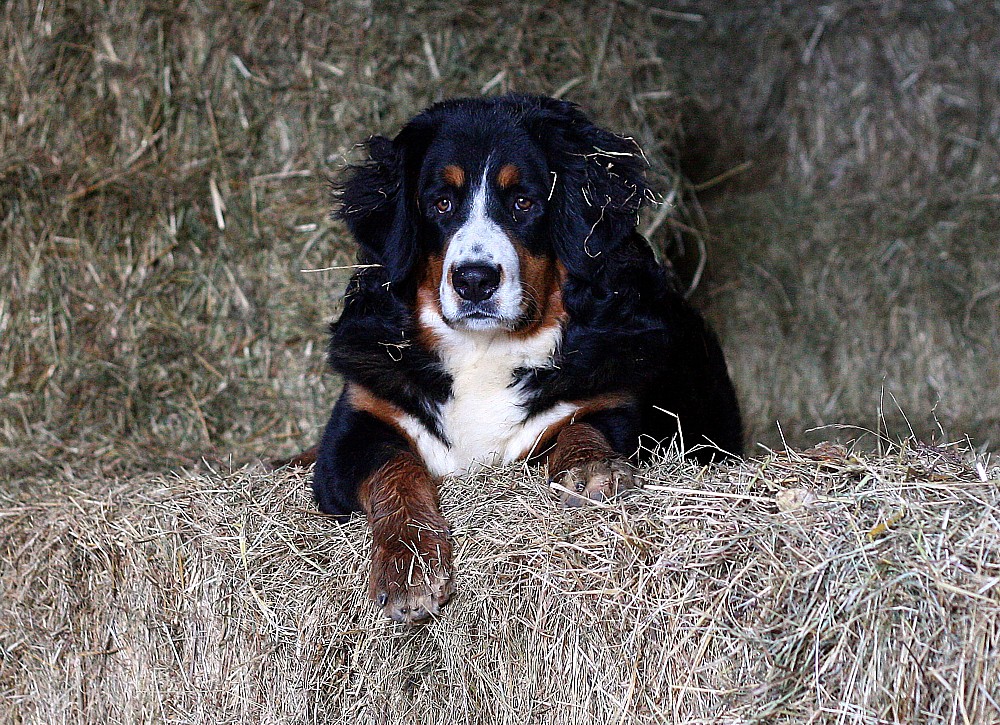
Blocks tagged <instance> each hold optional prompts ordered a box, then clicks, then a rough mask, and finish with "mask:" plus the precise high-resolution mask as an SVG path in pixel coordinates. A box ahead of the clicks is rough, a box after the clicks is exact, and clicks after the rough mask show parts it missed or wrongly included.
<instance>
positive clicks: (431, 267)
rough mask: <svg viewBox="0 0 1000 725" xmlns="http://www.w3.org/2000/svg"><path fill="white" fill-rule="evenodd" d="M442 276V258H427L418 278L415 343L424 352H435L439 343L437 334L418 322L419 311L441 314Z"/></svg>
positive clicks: (435, 256)
mask: <svg viewBox="0 0 1000 725" xmlns="http://www.w3.org/2000/svg"><path fill="white" fill-rule="evenodd" d="M443 276H444V258H443V257H441V256H440V255H437V254H432V255H430V256H428V257H427V261H426V262H425V263H424V270H423V274H421V276H420V284H419V285H418V287H417V309H416V315H414V317H416V319H417V342H418V343H419V344H420V345H421V346H422V347H423V348H424V349H425V350H435V349H437V347H438V344H439V341H438V339H437V334H436V333H434V332H433V331H431V330H429V329H428V328H427V327H426V326H425V325H424V324H423V323H421V322H420V319H421V315H420V310H421V309H424V308H429V309H434V310H437V312H438V314H441V300H440V299H438V294H439V290H440V289H441V278H442V277H443Z"/></svg>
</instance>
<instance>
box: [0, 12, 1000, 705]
mask: <svg viewBox="0 0 1000 725" xmlns="http://www.w3.org/2000/svg"><path fill="white" fill-rule="evenodd" d="M997 57H1000V11H998V10H997V8H996V6H995V4H989V3H981V2H971V1H970V2H952V3H938V2H906V3H903V2H898V3H897V2H884V3H870V2H855V1H853V0H844V1H834V2H828V3H823V4H818V3H801V2H791V0H788V1H785V0H782V1H781V2H767V3H755V2H750V3H739V4H733V3H726V2H721V0H720V1H717V2H716V1H710V0H704V1H693V0H692V1H691V2H677V3H666V2H650V3H644V2H639V1H638V0H620V2H610V3H596V4H595V3H585V2H559V3H556V2H551V3H532V2H528V3H524V2H521V3H514V2H509V1H508V0H496V1H494V2H473V3H442V2H437V1H435V0H423V1H421V2H409V3H404V4H402V6H400V7H397V6H395V5H393V6H391V7H390V6H389V5H388V4H383V3H379V2H375V3H371V2H362V1H359V2H338V3H332V4H322V3H311V2H306V3H291V2H287V3H286V2H268V1H267V0H263V1H261V2H244V1H241V0H229V1H228V2H227V1H222V0H205V1H203V2H187V1H185V0H181V2H176V3H169V2H168V3H164V2H160V3H140V2H136V1H135V0H97V1H95V2H90V1H82V0H81V1H77V0H53V1H52V2H44V3H43V2H35V1H34V0H31V1H29V0H10V1H9V2H6V3H4V4H3V5H2V7H0V63H2V67H3V72H2V73H0V463H2V465H0V563H2V571H0V697H2V700H0V708H2V709H0V720H2V721H4V722H7V721H10V722H15V723H43V722H44V723H49V722H69V723H77V722H79V723H85V722H88V723H89V722H109V723H111V722H157V723H159V722H206V723H207V722H212V723H223V722H247V721H250V722H319V721H330V720H335V719H336V720H340V719H344V720H346V721H353V720H356V721H358V722H384V723H394V722H442V723H444V722H447V723H451V722H482V723H495V722H518V723H520V722H526V721H527V722H538V723H543V722H567V723H569V722H579V723H627V722H664V721H671V720H673V721H678V722H681V721H684V722H732V723H736V722H759V721H769V722H771V721H774V722H805V721H812V722H851V723H881V722H896V721H906V722H911V721H916V722H934V723H979V722H1000V707H998V705H997V702H998V701H1000V694H998V692H997V689H998V687H997V683H998V681H1000V673H998V669H1000V664H998V642H997V640H998V632H997V627H998V625H997V621H998V617H997V615H998V611H997V610H998V608H1000V600H998V596H1000V595H998V581H1000V570H998V561H997V551H998V545H1000V541H998V538H1000V536H998V521H997V514H996V510H997V504H998V501H997V495H998V494H997V480H996V479H997V477H998V472H997V469H996V467H995V466H994V465H993V464H991V463H990V459H989V457H988V455H987V454H986V453H985V450H988V449H995V448H996V446H997V441H1000V396H998V395H997V390H998V389H1000V362H998V361H1000V255H997V254H996V249H997V246H998V245H997V232H996V224H995V220H996V217H997V205H998V202H1000V177H998V171H997V169H998V168H1000V160H998V139H1000V64H997V63H996V58H997ZM508 90H517V91H527V92H538V93H548V94H558V95H561V96H563V97H566V98H569V99H571V100H574V101H577V102H579V103H581V104H582V105H583V107H584V108H585V109H586V110H587V111H588V112H589V113H590V114H591V115H592V117H593V118H594V119H595V120H596V121H598V122H599V123H601V124H602V125H604V126H606V127H609V128H611V129H614V130H617V131H621V132H626V133H629V134H631V135H633V136H634V137H635V138H636V139H637V141H638V142H639V143H640V144H641V145H642V146H643V147H644V149H645V151H646V154H647V156H648V158H649V160H650V164H651V168H650V175H651V180H652V182H653V184H654V186H655V187H656V188H657V189H658V190H659V192H660V193H661V194H662V195H663V198H664V200H665V201H667V202H669V204H666V205H664V206H662V207H660V208H652V209H650V210H649V211H648V215H647V216H646V217H645V218H644V219H643V224H642V228H643V230H645V231H647V232H648V233H649V236H650V239H651V241H652V243H653V245H654V247H655V248H656V249H657V250H658V251H659V252H660V254H661V255H662V256H664V257H665V258H669V259H671V260H672V261H673V262H674V264H675V265H676V266H677V268H678V269H679V270H680V271H681V272H682V274H683V275H684V276H685V277H686V279H688V280H691V281H692V282H694V281H697V282H698V284H697V287H696V289H695V291H694V299H695V301H696V302H697V303H698V304H699V305H700V306H701V307H702V308H703V309H704V310H705V311H706V314H707V315H708V316H709V317H710V319H711V320H712V321H713V323H714V325H715V326H716V328H717V329H718V330H719V331H720V333H721V337H722V341H723V344H724V347H725V349H726V354H727V358H728V359H729V361H730V366H731V369H732V373H733V376H734V379H735V382H736V384H737V387H738V391H739V395H740V399H741V402H742V404H743V407H744V410H745V411H746V414H747V425H748V437H749V441H750V443H751V444H753V443H761V444H764V445H765V446H766V447H765V448H755V449H754V450H757V451H763V453H762V454H761V456H760V457H757V458H753V459H750V460H748V461H746V462H744V463H742V464H740V465H736V466H733V467H729V468H720V469H714V468H713V469H704V470H703V469H699V468H697V467H694V466H691V465H689V464H685V463H681V462H679V461H678V460H677V457H676V456H675V455H669V456H666V457H664V458H663V459H662V460H659V461H658V462H657V463H656V464H655V465H654V466H652V467H650V468H648V469H645V470H644V471H643V475H644V476H645V479H646V486H645V488H644V489H643V490H642V491H640V492H638V493H637V494H635V495H634V496H632V497H630V498H629V499H627V500H626V501H623V502H620V503H616V504H615V505H614V506H610V507H592V508H588V509H586V510H582V511H563V510H561V509H559V508H558V507H557V506H556V505H555V503H554V502H553V499H552V497H551V496H550V495H549V492H548V491H547V490H546V489H545V487H544V485H543V483H542V480H543V479H542V477H541V476H540V475H539V473H538V472H537V471H532V470H524V469H521V468H516V467H515V468H509V469H505V470H502V471H493V472H488V473H487V474H484V475H482V476H479V477H476V478H474V479H472V480H469V481H464V482H463V481H448V482H446V484H445V487H444V495H443V505H444V508H445V510H446V513H447V515H448V516H449V518H450V519H451V521H452V522H453V524H454V525H455V530H456V536H457V540H458V567H459V571H460V577H461V578H460V581H459V594H458V595H457V597H456V599H455V601H454V602H453V603H452V604H451V605H450V606H449V607H448V608H447V610H446V612H445V615H444V617H443V618H442V620H441V621H439V622H435V623H433V624H432V625H430V626H429V627H427V628H424V629H421V630H417V631H404V630H401V629H397V628H396V627H395V625H392V624H391V623H388V622H384V621H382V620H381V619H380V618H379V616H378V615H377V614H376V612H375V611H374V610H373V608H372V607H370V606H369V605H368V604H367V603H366V602H365V601H364V597H363V596H362V591H363V586H364V578H365V566H366V557H367V547H368V539H367V535H366V532H365V530H364V526H363V525H362V523H361V522H359V521H355V522H353V523H351V524H349V525H347V526H344V527H339V526H336V525H333V524H332V522H330V521H329V520H327V519H325V518H324V517H322V516H319V515H318V514H317V513H315V511H314V509H313V507H312V504H311V502H310V500H309V496H308V493H307V490H306V483H307V482H306V478H305V477H302V476H296V475H293V474H291V473H284V474H282V473H279V474H268V473H264V472H263V471H261V470H260V469H258V468H254V467H253V466H250V467H245V466H244V464H247V463H249V462H252V461H253V460H254V459H255V457H256V456H257V455H264V456H275V455H280V454H286V453H293V452H295V451H297V450H299V449H301V448H302V447H304V446H307V445H310V444H312V442H313V441H314V440H315V438H316V436H317V431H318V429H319V427H320V425H321V424H322V423H323V421H324V419H325V417H326V415H327V414H328V412H329V407H330V405H331V403H332V401H333V399H334V397H335V396H336V393H337V391H338V389H339V381H338V380H336V379H335V378H334V377H332V376H328V375H325V374H324V363H323V359H322V348H323V346H324V344H325V323H326V322H327V321H328V320H329V319H330V318H332V317H334V316H335V315H336V314H337V310H338V305H339V300H340V296H341V294H342V290H343V286H344V283H345V282H346V279H347V274H348V271H347V270H344V269H330V268H336V267H342V266H344V265H348V264H350V263H351V262H352V261H353V259H354V251H353V248H352V246H351V244H350V240H349V239H348V238H347V236H346V233H345V230H344V229H343V228H342V227H341V226H339V225H337V224H334V223H333V222H330V221H329V220H328V218H327V216H326V213H327V211H328V200H327V198H326V179H327V177H328V176H331V175H333V176H335V175H336V174H337V173H338V172H339V170H340V169H342V168H343V165H344V163H345V159H347V160H350V159H353V158H356V154H357V150H356V144H358V143H359V142H361V141H363V140H364V139H365V138H367V137H368V136H369V135H370V134H372V133H389V134H391V133H394V132H395V130H396V129H398V127H399V126H400V124H402V123H403V122H404V121H405V120H406V119H407V118H409V117H410V116H412V115H413V114H414V113H416V112H417V111H419V110H420V109H421V108H422V107H424V106H426V105H428V104H430V103H432V102H434V101H435V100H439V99H441V98H444V97H448V96H455V95H476V94H480V93H483V94H490V93H500V92H503V91H508ZM312 269H325V270H326V271H322V272H303V271H302V270H312ZM903 413H905V416H904V415H903ZM778 422H780V424H781V428H780V430H779V428H778V427H777V425H776V423H778ZM817 428H818V430H817ZM911 434H912V435H913V436H914V438H918V439H922V440H925V441H933V442H934V444H933V445H931V444H926V445H925V444H921V443H915V442H912V441H913V439H911V438H910V436H911ZM899 436H903V437H904V438H907V439H908V441H910V442H907V443H906V444H904V445H903V446H902V447H893V446H892V445H891V444H889V443H888V440H894V439H898V437H899ZM966 437H968V439H969V440H970V441H971V444H966V445H964V446H963V447H961V448H956V447H949V446H945V445H943V442H946V441H949V440H961V439H964V438H966ZM824 439H839V440H841V441H843V442H845V443H847V444H848V447H847V448H838V447H836V446H832V445H826V446H824V447H821V448H818V449H813V450H812V451H811V452H809V453H802V454H798V453H794V452H792V451H794V450H795V449H796V448H798V449H802V448H806V447H808V446H811V445H812V444H813V443H814V442H816V441H818V440H824ZM852 440H855V441H856V442H854V443H851V441H852ZM786 444H787V448H786ZM767 447H769V448H770V449H773V450H779V451H786V452H782V453H770V452H769V451H768V448H767ZM973 450H978V451H979V452H978V453H974V452H973ZM204 461H207V463H205V462H204ZM171 470H172V471H179V472H177V473H164V472H165V471H171Z"/></svg>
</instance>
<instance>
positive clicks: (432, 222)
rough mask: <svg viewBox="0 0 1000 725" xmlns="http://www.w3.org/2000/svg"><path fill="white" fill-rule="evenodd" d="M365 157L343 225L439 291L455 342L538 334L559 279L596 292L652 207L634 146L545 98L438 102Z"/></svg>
mask: <svg viewBox="0 0 1000 725" xmlns="http://www.w3.org/2000/svg"><path fill="white" fill-rule="evenodd" d="M368 151H369V156H370V158H369V160H368V161H367V162H366V163H365V164H363V165H360V166H356V167H353V168H352V169H351V171H350V173H349V175H348V177H347V179H346V181H345V182H344V183H343V184H342V185H340V186H339V187H338V190H339V198H340V202H341V206H340V209H339V211H338V216H339V217H340V218H342V219H344V220H345V221H346V222H347V224H348V226H349V227H350V229H351V231H352V233H353V234H354V235H355V237H356V239H357V240H358V243H359V244H360V246H361V260H362V261H363V262H366V263H375V264H379V265H381V266H382V267H384V268H385V273H386V278H387V281H388V282H389V283H390V285H396V286H397V288H398V289H400V290H404V291H405V290H415V289H417V287H418V286H419V287H420V288H421V289H424V290H431V291H433V293H434V297H435V304H436V305H437V307H438V310H439V312H440V314H441V317H442V318H443V319H444V321H445V322H446V323H447V324H448V325H449V326H451V327H453V328H456V329H464V330H491V329H507V330H512V331H513V330H518V329H523V328H525V327H528V326H531V325H532V324H534V323H537V322H538V321H539V319H540V317H541V316H542V315H543V314H544V312H545V309H546V305H547V300H548V296H549V294H550V291H551V290H552V289H553V288H555V287H558V285H559V284H560V282H559V279H560V277H561V275H564V274H565V275H569V276H572V277H575V278H578V279H580V280H582V281H584V282H586V281H588V280H590V279H592V278H593V276H594V275H595V274H596V272H597V271H598V270H599V268H600V267H601V266H602V265H603V264H605V263H606V262H607V261H608V259H609V256H610V255H611V254H612V253H613V252H614V250H615V248H616V247H617V246H618V245H619V244H621V242H622V241H623V240H624V239H625V238H626V237H627V235H628V234H629V233H630V232H631V231H632V230H633V229H634V227H635V224H636V221H637V214H638V211H639V208H640V207H641V205H642V204H643V202H644V201H646V198H647V195H648V191H647V187H646V184H645V181H644V178H643V171H644V168H645V162H644V159H643V158H642V156H641V153H640V152H639V150H638V148H637V147H636V145H635V144H634V143H633V142H632V141H631V140H629V139H625V138H622V137H619V136H616V135H614V134H611V133H609V132H607V131H604V130H601V129H599V128H597V127H596V126H595V125H594V124H592V123H591V122H590V121H589V120H587V118H586V117H585V116H584V115H583V114H582V113H581V112H580V111H579V109H578V108H577V107H576V106H575V105H573V104H571V103H567V102H563V101H557V100H554V99H550V98H544V97H536V96H504V97H500V98H490V99H463V100H456V101H448V102H445V103H439V104H437V105H435V106H433V107H431V108H430V109H428V110H427V111H425V112H424V113H422V114H420V115H419V116H417V117H416V118H414V119H413V120H412V121H410V122H409V123H408V124H407V125H406V126H405V127H404V128H403V129H402V131H400V133H399V135H397V136H396V138H395V139H393V140H391V141H390V140H389V139H386V138H384V137H378V136H377V137H374V138H372V139H371V140H370V141H369V142H368ZM404 293H405V292H404Z"/></svg>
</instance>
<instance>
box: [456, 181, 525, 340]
mask: <svg viewBox="0 0 1000 725" xmlns="http://www.w3.org/2000/svg"><path fill="white" fill-rule="evenodd" d="M487 168H488V164H487ZM487 173H488V171H487V172H486V173H484V174H483V178H482V179H481V180H480V182H479V187H478V188H477V189H476V191H475V195H474V196H473V199H472V209H471V211H470V212H469V218H468V219H466V221H465V223H464V224H462V226H461V227H459V229H458V231H457V232H455V234H454V235H452V237H451V239H450V240H449V241H448V248H447V251H446V252H445V257H444V274H443V275H442V276H441V287H440V289H439V290H438V294H439V296H440V299H441V312H442V313H443V316H444V319H445V320H446V321H447V322H448V324H453V325H458V326H460V327H463V328H465V329H468V330H492V329H496V328H497V327H507V326H510V325H511V324H513V323H514V321H515V320H517V318H518V316H519V315H520V312H521V299H522V292H521V269H520V263H519V261H518V256H517V250H516V249H515V248H514V244H513V243H512V242H511V240H510V238H509V237H508V236H507V234H506V233H504V231H503V229H501V228H500V226H499V225H498V224H497V223H496V222H494V221H493V220H492V219H490V217H489V214H488V213H487V202H488V193H489V185H488V183H487V180H486V176H487ZM467 264H485V265H492V266H495V267H497V268H499V270H500V286H499V287H497V290H496V292H494V293H493V295H492V296H490V297H489V298H488V299H486V300H483V301H482V302H469V301H467V300H464V299H462V298H461V297H460V296H459V295H458V293H457V292H456V291H455V288H454V286H453V285H452V282H451V272H452V271H453V270H455V269H456V268H458V267H461V266H462V265H467Z"/></svg>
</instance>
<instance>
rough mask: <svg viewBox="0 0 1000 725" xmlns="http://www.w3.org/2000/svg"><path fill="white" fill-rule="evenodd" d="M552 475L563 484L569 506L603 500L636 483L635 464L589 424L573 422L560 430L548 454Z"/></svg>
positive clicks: (562, 487)
mask: <svg viewBox="0 0 1000 725" xmlns="http://www.w3.org/2000/svg"><path fill="white" fill-rule="evenodd" d="M549 478H550V480H551V481H552V482H553V483H557V484H559V486H561V489H560V491H559V497H560V499H561V500H562V502H563V504H564V505H566V506H582V505H584V504H585V503H586V502H587V501H604V500H606V499H609V498H611V497H612V496H614V495H615V494H617V493H619V492H620V491H624V490H626V489H629V488H633V487H634V486H635V476H634V474H633V472H632V467H631V466H629V464H628V463H626V462H625V459H624V458H623V457H622V456H621V455H619V454H618V453H616V452H615V451H614V449H613V448H612V447H611V444H610V443H608V440H607V438H605V436H604V434H603V433H601V431H599V430H598V429H597V428H595V427H594V426H592V425H590V424H589V423H571V424H570V425H568V426H566V427H565V428H563V429H562V430H561V431H560V432H559V435H558V437H557V438H556V444H555V447H554V448H553V449H552V452H551V453H550V454H549Z"/></svg>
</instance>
